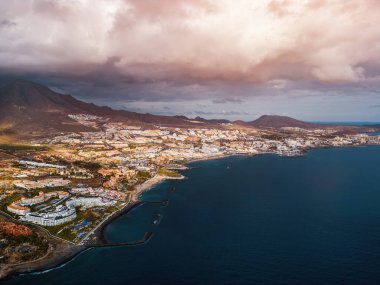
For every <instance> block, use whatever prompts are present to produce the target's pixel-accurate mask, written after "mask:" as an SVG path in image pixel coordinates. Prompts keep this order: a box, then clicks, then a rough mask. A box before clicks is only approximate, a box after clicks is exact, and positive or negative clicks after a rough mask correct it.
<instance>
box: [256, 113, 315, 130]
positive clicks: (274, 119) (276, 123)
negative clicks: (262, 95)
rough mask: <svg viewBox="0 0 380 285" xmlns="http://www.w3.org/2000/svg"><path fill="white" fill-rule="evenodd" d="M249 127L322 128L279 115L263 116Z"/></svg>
mask: <svg viewBox="0 0 380 285" xmlns="http://www.w3.org/2000/svg"><path fill="white" fill-rule="evenodd" d="M248 124H249V125H251V126H253V127H256V128H275V129H279V128H283V127H293V128H302V129H315V128H320V127H322V126H321V125H318V124H314V123H309V122H305V121H300V120H296V119H293V118H291V117H286V116H277V115H263V116H261V117H260V118H258V119H256V120H254V121H252V122H249V123H248Z"/></svg>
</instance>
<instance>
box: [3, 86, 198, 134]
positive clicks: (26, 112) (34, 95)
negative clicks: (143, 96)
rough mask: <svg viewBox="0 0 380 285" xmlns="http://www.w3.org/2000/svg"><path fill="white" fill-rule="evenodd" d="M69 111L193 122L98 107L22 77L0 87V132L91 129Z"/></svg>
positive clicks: (137, 120) (134, 121)
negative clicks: (76, 119)
mask: <svg viewBox="0 0 380 285" xmlns="http://www.w3.org/2000/svg"><path fill="white" fill-rule="evenodd" d="M69 114H91V115H95V116H100V117H107V118H109V119H110V121H113V122H124V123H128V124H131V125H140V126H148V125H149V126H151V125H164V126H173V127H190V126H193V125H197V124H196V123H192V122H191V121H190V120H189V119H187V118H186V117H172V116H157V115H152V114H139V113H135V112H128V111H124V110H113V109H111V108H109V107H99V106H96V105H94V104H92V103H85V102H83V101H79V100H77V99H75V98H74V97H72V96H71V95H63V94H59V93H56V92H54V91H52V90H51V89H49V88H47V87H45V86H43V85H40V84H37V83H34V82H30V81H25V80H16V81H14V82H12V83H10V84H8V85H6V86H4V87H2V88H0V132H3V133H4V132H17V133H18V134H22V135H39V134H44V133H51V132H65V131H69V132H72V131H91V130H94V129H93V128H91V127H86V126H83V125H81V124H79V123H78V122H77V121H75V120H73V119H71V118H69V117H68V115H69Z"/></svg>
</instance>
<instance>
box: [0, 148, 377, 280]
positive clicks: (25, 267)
mask: <svg viewBox="0 0 380 285" xmlns="http://www.w3.org/2000/svg"><path fill="white" fill-rule="evenodd" d="M371 145H372V144H368V145H364V146H371ZM361 146H362V145H361ZM341 147H342V146H340V147H322V148H341ZM347 147H357V146H347ZM313 149H317V148H310V149H308V150H306V152H305V153H307V152H308V151H310V150H313ZM260 154H275V153H258V154H225V155H215V156H205V157H202V158H195V159H188V160H185V165H188V164H190V163H194V162H199V161H207V160H214V159H221V158H226V157H231V156H237V155H239V156H240V155H241V156H248V157H252V156H256V155H260ZM167 179H168V180H181V179H185V177H184V176H182V175H181V176H180V177H167V176H161V175H155V176H154V177H152V178H150V179H148V180H147V181H145V182H144V183H142V184H140V185H138V186H137V187H136V190H135V191H134V193H133V194H132V195H131V198H130V201H129V203H127V204H126V205H124V206H123V207H122V208H120V209H119V210H117V211H115V212H113V213H112V214H110V215H109V216H108V217H106V218H105V219H104V220H103V221H101V222H100V223H99V225H98V226H97V227H96V228H95V229H94V230H92V231H91V234H93V235H95V237H96V242H95V243H88V244H79V245H72V244H70V243H69V242H66V244H65V245H66V248H64V249H58V250H52V251H51V252H49V253H48V254H47V255H46V256H45V257H44V258H42V259H39V260H37V261H36V260H35V261H29V262H27V263H25V264H24V263H23V264H16V265H5V266H3V267H0V281H2V280H5V279H9V278H12V277H13V276H17V275H20V274H28V273H35V272H43V271H46V270H50V269H53V268H56V267H59V266H60V265H62V264H65V263H67V262H68V261H70V260H71V259H73V258H74V257H76V256H78V255H79V254H81V253H82V252H84V251H86V250H90V249H92V248H95V247H111V246H120V245H123V244H119V245H118V244H110V243H108V242H107V240H106V239H105V236H104V230H105V228H106V227H107V225H109V224H110V223H111V222H113V221H114V220H115V219H117V218H118V217H120V216H122V215H124V214H128V213H129V212H130V211H132V210H133V209H135V208H136V207H138V206H140V205H142V204H143V203H144V202H143V201H141V200H140V196H141V194H143V193H144V192H146V191H149V190H151V189H152V188H153V187H155V186H156V185H158V184H160V183H161V182H163V181H165V180H167ZM139 243H141V242H140V241H139ZM125 245H127V244H125Z"/></svg>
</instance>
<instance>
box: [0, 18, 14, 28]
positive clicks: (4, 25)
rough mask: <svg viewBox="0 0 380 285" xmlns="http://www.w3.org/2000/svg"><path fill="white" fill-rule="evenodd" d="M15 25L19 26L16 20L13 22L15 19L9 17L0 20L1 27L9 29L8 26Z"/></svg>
mask: <svg viewBox="0 0 380 285" xmlns="http://www.w3.org/2000/svg"><path fill="white" fill-rule="evenodd" d="M14 26H17V23H16V22H13V21H10V20H7V19H5V20H1V21H0V29H7V28H11V27H14Z"/></svg>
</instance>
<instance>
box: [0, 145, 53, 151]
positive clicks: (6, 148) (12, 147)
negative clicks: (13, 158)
mask: <svg viewBox="0 0 380 285" xmlns="http://www.w3.org/2000/svg"><path fill="white" fill-rule="evenodd" d="M0 150H2V151H6V152H9V151H17V150H35V151H44V150H48V148H47V147H46V146H34V145H21V144H0Z"/></svg>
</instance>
